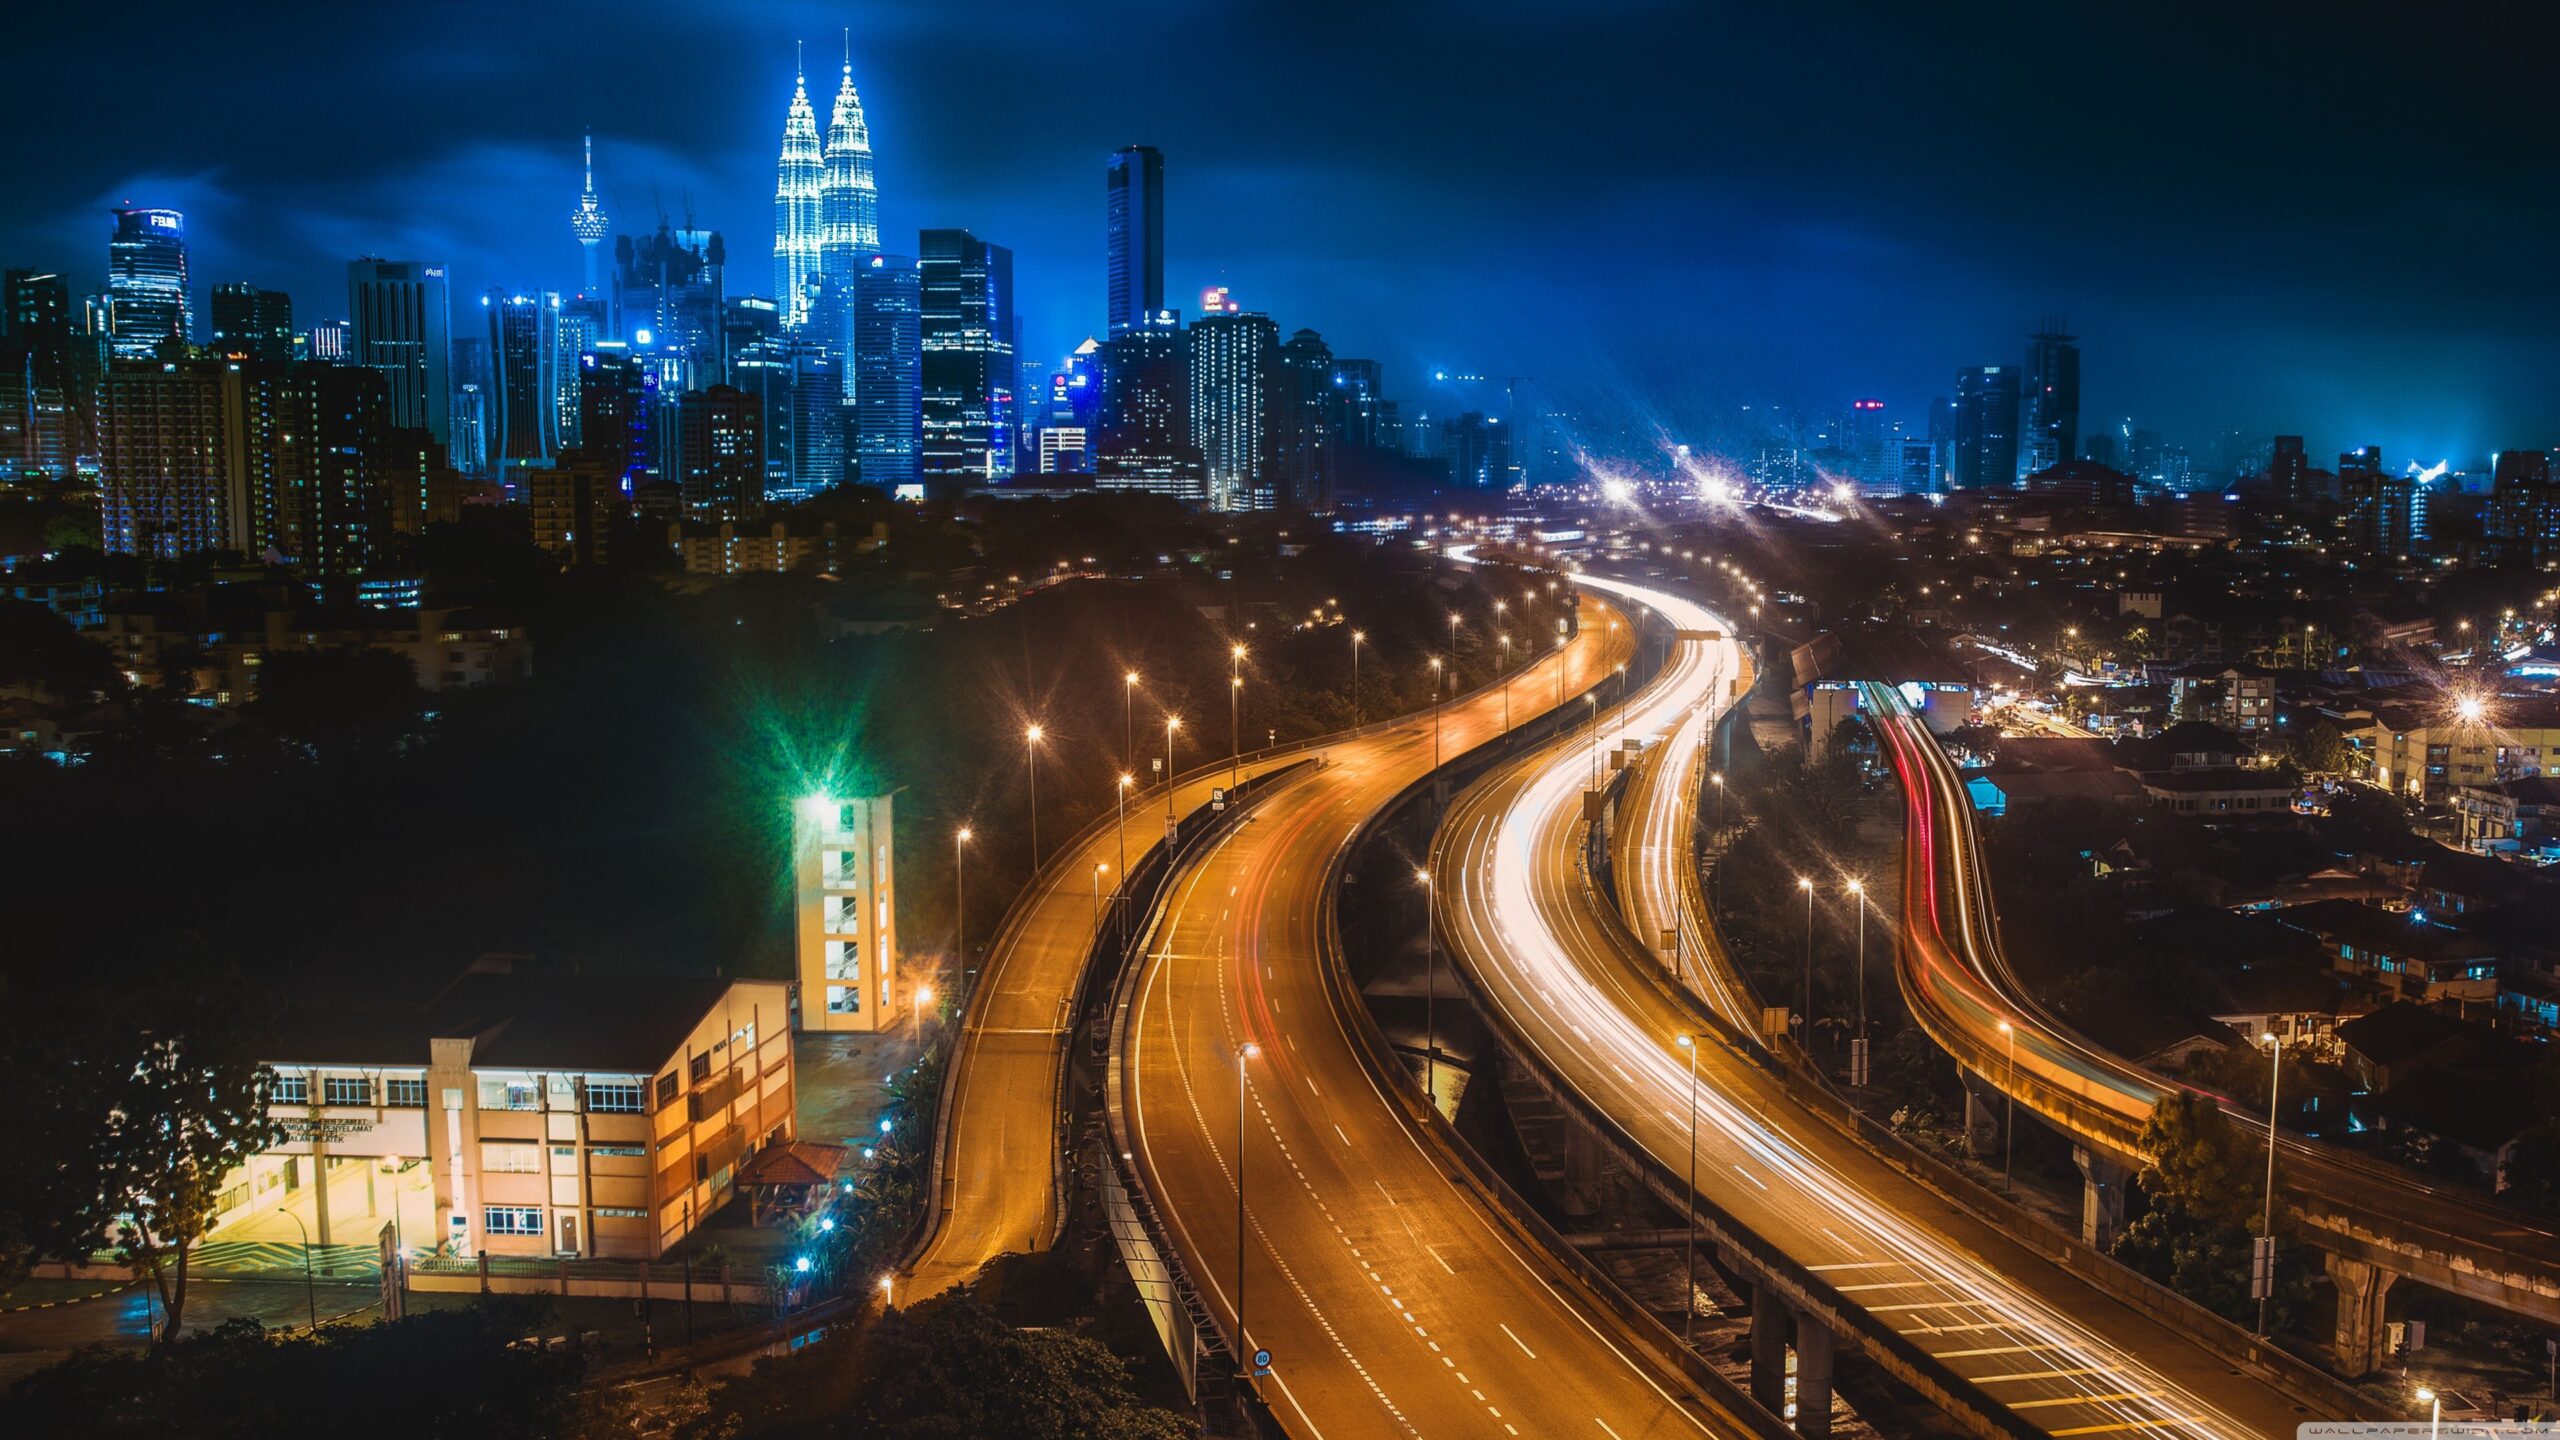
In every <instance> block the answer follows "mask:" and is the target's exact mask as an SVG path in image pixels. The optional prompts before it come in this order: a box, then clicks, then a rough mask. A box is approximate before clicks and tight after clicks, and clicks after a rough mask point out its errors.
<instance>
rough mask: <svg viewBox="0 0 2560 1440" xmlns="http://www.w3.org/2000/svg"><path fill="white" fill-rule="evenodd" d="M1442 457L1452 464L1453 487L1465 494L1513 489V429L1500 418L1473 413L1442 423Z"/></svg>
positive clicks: (1477, 412)
mask: <svg viewBox="0 0 2560 1440" xmlns="http://www.w3.org/2000/svg"><path fill="white" fill-rule="evenodd" d="M1440 453H1441V454H1442V455H1443V456H1446V457H1447V458H1448V461H1449V483H1450V484H1452V485H1454V486H1456V487H1458V488H1459V489H1461V490H1507V489H1509V488H1510V487H1511V471H1512V455H1511V427H1510V426H1508V425H1505V424H1503V423H1502V417H1501V416H1499V415H1487V414H1485V413H1484V412H1483V411H1481V410H1470V411H1468V412H1467V413H1466V414H1464V415H1461V416H1459V417H1457V418H1456V419H1454V420H1446V421H1443V422H1441V425H1440Z"/></svg>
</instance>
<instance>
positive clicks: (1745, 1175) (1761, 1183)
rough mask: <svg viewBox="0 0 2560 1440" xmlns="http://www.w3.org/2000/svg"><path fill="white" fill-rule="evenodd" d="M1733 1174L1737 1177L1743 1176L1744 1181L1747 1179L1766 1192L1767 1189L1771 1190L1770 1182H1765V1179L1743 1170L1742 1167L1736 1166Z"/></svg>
mask: <svg viewBox="0 0 2560 1440" xmlns="http://www.w3.org/2000/svg"><path fill="white" fill-rule="evenodd" d="M1733 1173H1734V1174H1736V1175H1739V1176H1741V1177H1742V1178H1743V1179H1745V1180H1748V1181H1750V1182H1751V1183H1752V1184H1754V1185H1757V1186H1759V1187H1760V1188H1761V1189H1763V1190H1766V1189H1768V1188H1769V1182H1768V1181H1766V1180H1763V1179H1761V1178H1760V1177H1759V1176H1757V1175H1754V1174H1752V1173H1751V1172H1750V1171H1748V1170H1745V1169H1743V1168H1742V1167H1741V1166H1740V1165H1736V1166H1734V1167H1733Z"/></svg>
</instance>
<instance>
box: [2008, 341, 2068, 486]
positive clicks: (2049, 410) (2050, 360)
mask: <svg viewBox="0 0 2560 1440" xmlns="http://www.w3.org/2000/svg"><path fill="white" fill-rule="evenodd" d="M2079 338H2080V337H2079V336H2077V335H2067V334H2064V333H2063V327H2062V322H2061V321H2059V320H2047V321H2046V322H2044V325H2043V327H2042V328H2040V329H2038V330H2037V331H2036V333H2035V334H2033V335H2031V336H2029V337H2028V339H2027V372H2026V382H2025V390H2024V392H2023V393H2022V394H2021V395H2020V397H2019V398H2020V399H2021V400H2022V401H2023V402H2024V404H2025V406H2026V408H2025V411H2024V413H2023V415H2022V416H2021V417H2020V421H2019V441H2020V454H2019V457H2018V459H2019V474H2020V475H2021V476H2024V475H2032V474H2034V473H2035V472H2036V471H2038V470H2049V469H2052V468H2053V467H2054V466H2056V465H2059V464H2061V463H2062V462H2063V461H2065V460H2070V459H2075V458H2077V457H2078V455H2079V453H2080V450H2079V446H2080V347H2079V346H2078V345H2076V344H2074V343H2073V342H2074V341H2076V340H2078V339H2079Z"/></svg>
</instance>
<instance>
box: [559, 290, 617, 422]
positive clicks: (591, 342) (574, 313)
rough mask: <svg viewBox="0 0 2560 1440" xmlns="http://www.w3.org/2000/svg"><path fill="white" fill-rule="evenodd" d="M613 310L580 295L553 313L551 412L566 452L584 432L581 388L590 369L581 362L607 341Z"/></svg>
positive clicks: (562, 302) (595, 299) (598, 299)
mask: <svg viewBox="0 0 2560 1440" xmlns="http://www.w3.org/2000/svg"><path fill="white" fill-rule="evenodd" d="M611 309H612V307H611V306H609V305H607V304H605V303H604V302H603V301H602V300H601V299H600V298H598V297H596V296H592V295H581V296H579V297H577V298H576V299H574V300H563V301H561V302H560V303H559V306H558V307H557V308H556V309H554V310H553V311H552V312H551V313H552V324H553V326H554V328H555V329H556V331H557V333H558V340H559V345H558V352H557V353H556V354H555V355H554V356H553V357H552V362H551V378H552V391H551V393H552V410H553V412H554V414H555V415H556V416H557V417H558V418H557V420H556V421H555V423H554V425H553V427H552V429H553V433H554V434H555V435H556V436H557V438H558V440H559V443H560V448H561V449H563V450H566V449H568V448H569V447H570V446H572V445H575V444H577V443H578V442H579V439H580V437H581V435H582V434H583V433H584V432H582V431H581V430H580V428H579V425H578V417H579V410H580V406H579V401H578V388H579V387H580V386H581V385H583V384H584V383H585V381H586V374H587V370H586V366H584V365H582V364H580V363H579V359H580V357H581V356H584V355H585V354H586V353H587V352H588V351H590V350H593V349H595V348H596V346H597V345H599V344H601V343H603V341H604V340H605V338H606V334H607V332H606V330H605V317H606V315H607V313H608V312H609V311H610V310H611Z"/></svg>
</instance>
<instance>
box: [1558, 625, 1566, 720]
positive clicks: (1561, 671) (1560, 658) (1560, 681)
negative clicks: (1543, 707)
mask: <svg viewBox="0 0 2560 1440" xmlns="http://www.w3.org/2000/svg"><path fill="white" fill-rule="evenodd" d="M1556 628H1557V629H1558V630H1562V629H1563V628H1564V622H1563V621H1561V620H1559V621H1557V622H1556ZM1556 708H1557V709H1559V710H1561V709H1563V708H1564V636H1562V635H1558V636H1556Z"/></svg>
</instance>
